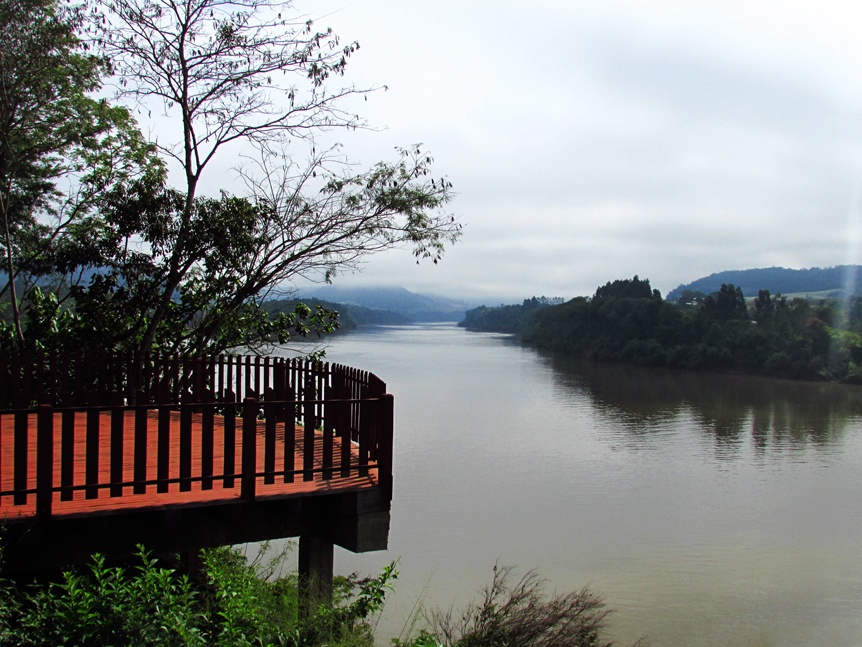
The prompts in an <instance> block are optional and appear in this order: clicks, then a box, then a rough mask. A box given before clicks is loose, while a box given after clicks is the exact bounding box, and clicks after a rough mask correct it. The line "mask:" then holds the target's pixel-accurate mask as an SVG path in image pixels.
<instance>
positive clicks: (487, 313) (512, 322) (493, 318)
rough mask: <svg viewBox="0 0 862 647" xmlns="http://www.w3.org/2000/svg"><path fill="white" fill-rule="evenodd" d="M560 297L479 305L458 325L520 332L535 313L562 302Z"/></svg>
mask: <svg viewBox="0 0 862 647" xmlns="http://www.w3.org/2000/svg"><path fill="white" fill-rule="evenodd" d="M562 302H563V300H562V299H560V298H556V297H552V298H548V297H544V296H542V297H533V298H531V299H524V302H523V303H521V304H514V305H501V306H497V307H496V308H489V307H487V306H479V307H478V308H473V309H471V310H468V311H467V312H466V314H465V316H464V320H463V321H461V322H459V323H458V325H459V326H462V327H464V328H467V329H469V330H481V331H485V332H501V333H518V332H520V331H521V330H523V329H524V328H525V327H526V326H527V325H528V324H529V323H530V321H532V317H533V314H534V313H536V312H537V311H539V310H541V309H542V308H545V307H547V306H550V305H555V304H559V303H562Z"/></svg>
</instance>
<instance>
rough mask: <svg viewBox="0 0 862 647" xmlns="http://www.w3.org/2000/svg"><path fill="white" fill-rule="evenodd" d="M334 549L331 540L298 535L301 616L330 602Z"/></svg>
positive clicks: (309, 535)
mask: <svg viewBox="0 0 862 647" xmlns="http://www.w3.org/2000/svg"><path fill="white" fill-rule="evenodd" d="M334 549H335V546H334V544H333V543H332V542H331V541H328V540H326V539H322V538H321V537H318V536H316V535H311V534H305V535H301V536H300V537H299V564H298V570H299V587H300V588H299V596H300V598H299V613H300V615H301V616H303V617H306V616H308V615H309V614H310V613H312V612H313V611H314V609H315V608H316V607H317V606H318V605H320V604H331V603H332V578H333V572H334V567H333V554H334Z"/></svg>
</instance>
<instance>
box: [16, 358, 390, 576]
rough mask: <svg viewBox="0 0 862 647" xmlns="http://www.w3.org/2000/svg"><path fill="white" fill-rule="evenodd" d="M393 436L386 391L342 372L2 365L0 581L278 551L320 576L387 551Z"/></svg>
mask: <svg viewBox="0 0 862 647" xmlns="http://www.w3.org/2000/svg"><path fill="white" fill-rule="evenodd" d="M392 433H393V398H392V396H391V395H388V394H387V393H386V385H385V384H384V383H383V382H382V381H381V380H380V379H378V378H377V377H376V376H374V375H373V374H371V373H368V372H365V371H359V370H356V369H352V368H347V367H344V366H340V365H330V364H324V363H321V362H314V361H301V360H295V359H294V360H290V359H285V358H274V357H251V356H246V357H236V356H219V357H203V358H202V357H163V356H158V355H147V356H140V355H139V356H122V355H113V354H112V355H97V354H92V353H86V354H80V355H75V356H72V355H63V356H60V355H36V354H15V355H11V354H4V353H0V540H2V541H3V544H4V561H5V565H4V569H5V570H6V571H7V572H11V573H15V572H30V571H34V570H38V569H41V568H50V567H55V566H60V565H66V564H71V563H76V562H80V561H83V560H85V559H86V558H87V557H88V556H89V555H90V554H92V553H93V552H101V553H103V554H106V555H108V556H123V555H128V554H130V553H131V552H132V551H134V549H135V547H136V545H138V544H143V545H144V546H145V547H146V548H148V549H150V550H154V551H157V552H159V551H162V552H182V551H186V550H191V549H195V548H200V547H205V546H213V545H226V544H235V543H242V542H247V541H259V540H264V539H273V538H280V537H290V536H299V537H300V538H301V539H300V552H301V555H300V560H302V559H303V555H302V551H303V541H304V539H305V545H306V546H315V547H316V548H315V550H314V551H313V552H315V553H316V554H315V555H312V556H311V558H310V559H312V560H313V561H314V560H316V561H318V562H319V561H320V559H323V561H324V562H325V561H326V560H327V559H328V560H329V562H330V565H329V568H330V569H331V559H332V558H331V548H332V544H339V545H341V546H344V547H345V548H348V549H350V550H353V551H356V552H363V551H365V550H375V549H380V548H385V547H386V540H387V535H388V528H389V506H390V500H391V494H392ZM309 542H311V543H309ZM320 546H323V551H322V553H323V557H322V558H321V554H320V553H321V549H320ZM327 546H328V551H329V556H328V558H327V556H326V550H327ZM306 552H308V551H307V550H306ZM323 568H324V570H325V569H326V565H325V564H324V567H323Z"/></svg>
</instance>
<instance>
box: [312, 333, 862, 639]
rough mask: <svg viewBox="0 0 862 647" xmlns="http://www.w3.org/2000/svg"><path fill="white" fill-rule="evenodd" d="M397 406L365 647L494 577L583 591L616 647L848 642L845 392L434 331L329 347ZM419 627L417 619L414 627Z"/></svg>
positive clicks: (352, 566)
mask: <svg viewBox="0 0 862 647" xmlns="http://www.w3.org/2000/svg"><path fill="white" fill-rule="evenodd" d="M326 353H327V359H328V360H329V361H332V362H338V363H342V364H347V365H350V366H355V367H358V368H362V369H365V370H370V371H372V372H374V373H375V374H377V375H378V376H379V377H380V378H381V379H383V380H384V381H385V382H386V383H387V385H388V389H389V391H390V392H391V393H393V394H394V395H395V455H394V465H395V489H394V498H393V502H392V523H391V530H390V535H389V549H388V550H387V551H384V552H376V553H368V554H365V555H353V554H351V553H348V552H346V551H343V550H341V549H336V558H335V567H336V572H340V573H347V572H351V571H359V572H361V573H365V574H374V573H376V572H379V570H380V568H381V567H382V566H383V565H385V564H387V563H389V562H390V561H392V560H396V559H397V560H399V564H398V570H399V571H400V577H399V580H398V581H397V582H396V584H395V593H394V594H392V595H391V596H390V598H389V600H388V602H387V605H386V609H385V611H384V613H383V615H382V616H381V618H380V621H379V624H378V627H377V637H378V644H380V645H388V644H389V639H390V638H391V637H393V636H398V635H399V634H404V633H406V632H408V631H409V629H410V627H411V623H412V621H411V618H413V617H414V616H416V613H417V609H418V608H422V607H424V608H428V609H430V608H435V607H442V608H448V607H450V606H452V605H454V606H455V607H458V606H459V605H463V604H464V603H466V602H467V601H469V600H471V599H473V598H475V597H476V593H477V591H478V590H479V589H480V588H481V587H482V586H484V585H485V584H486V583H488V582H489V581H490V579H491V572H492V568H493V566H494V564H495V563H499V564H503V565H513V566H515V567H516V572H517V573H523V572H524V571H526V570H528V569H536V570H537V571H538V572H539V573H540V574H541V575H543V576H544V577H545V578H547V580H548V590H549V591H552V590H554V589H556V590H569V589H579V588H581V587H582V586H584V585H589V586H590V588H591V589H593V590H594V591H595V592H597V593H600V594H601V595H602V596H603V597H604V599H605V600H606V602H607V604H608V606H609V607H611V608H613V609H614V613H613V614H612V615H611V616H610V617H609V631H610V635H611V637H613V638H616V639H618V640H619V641H620V642H621V644H625V643H628V642H632V641H634V640H635V639H637V638H639V637H641V636H645V637H646V638H647V639H648V640H649V643H650V644H651V645H653V646H654V647H675V646H704V647H707V646H708V647H713V646H716V647H717V646H719V645H721V646H722V647H726V646H728V645H740V646H750V647H754V646H758V647H766V646H770V647H771V646H782V647H783V646H814V645H818V646H819V645H829V646H831V647H851V646H853V647H856V646H859V645H862V387H848V386H840V385H833V384H813V383H799V382H786V381H777V380H765V379H755V378H750V377H739V376H726V375H711V374H705V373H689V372H674V371H663V370H656V369H639V368H636V367H631V366H622V365H607V364H591V363H584V362H579V361H574V360H572V359H571V358H566V357H559V356H549V355H543V354H541V353H539V352H537V351H535V350H533V349H529V348H524V347H522V346H520V345H519V344H518V343H516V342H514V341H513V340H511V339H510V338H508V337H506V336H503V335H494V334H485V333H471V332H467V331H465V330H463V329H461V328H457V327H455V326H454V325H451V324H430V325H415V326H387V327H372V328H365V329H361V330H359V331H357V332H352V333H350V334H347V335H344V336H341V337H338V338H337V339H335V340H334V341H333V342H331V344H330V345H329V347H328V349H327V351H326ZM420 625H421V620H420V623H419V625H417V626H420Z"/></svg>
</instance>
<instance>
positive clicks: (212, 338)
mask: <svg viewBox="0 0 862 647" xmlns="http://www.w3.org/2000/svg"><path fill="white" fill-rule="evenodd" d="M100 7H101V12H98V11H97V12H96V13H95V15H96V16H97V18H96V19H97V20H98V21H99V27H100V29H101V32H103V33H105V34H107V37H105V38H104V39H95V40H93V41H90V44H91V45H93V46H96V47H97V48H99V51H101V52H102V53H103V55H104V57H105V59H108V60H110V61H111V63H112V66H113V71H114V73H115V77H116V80H117V83H118V85H119V86H120V87H121V93H120V98H121V99H123V100H128V101H132V102H134V104H135V105H136V106H139V108H143V110H144V111H145V112H146V111H147V110H149V115H152V112H153V111H155V112H156V113H157V114H158V113H164V115H165V116H166V117H167V118H168V119H169V120H170V124H171V127H170V128H168V129H167V130H166V132H165V133H163V134H162V136H160V138H159V140H158V142H157V143H156V144H155V146H156V147H157V148H158V151H159V152H160V153H161V155H162V156H164V157H165V158H166V159H168V160H170V161H172V162H173V163H175V164H177V165H178V166H179V168H180V169H181V170H182V180H183V181H182V188H172V187H170V186H168V185H167V184H166V183H165V178H164V177H163V176H162V177H159V176H157V175H154V174H148V175H143V176H140V177H138V178H130V181H127V182H124V183H122V184H117V185H113V186H111V187H110V188H106V189H105V190H103V191H102V192H101V193H100V198H101V201H100V203H99V208H98V209H97V210H91V211H90V212H88V213H87V216H86V217H81V218H78V219H77V220H76V221H75V222H74V223H73V224H74V226H71V225H70V226H69V227H67V230H68V236H67V240H68V243H69V244H68V246H67V249H66V254H65V256H64V257H63V260H64V266H63V268H64V269H66V270H68V271H77V272H78V275H79V277H80V278H81V279H83V278H84V277H85V276H86V278H87V281H84V280H78V281H76V282H74V283H73V284H72V285H71V286H70V287H69V288H68V290H67V291H65V292H63V293H62V294H61V293H56V294H54V295H53V296H52V295H48V300H47V301H45V300H44V299H43V300H42V301H41V302H40V304H39V306H40V307H38V308H34V309H33V313H32V317H31V321H30V322H29V325H30V326H31V329H32V330H34V331H35V330H40V331H43V332H47V333H48V336H47V337H45V336H44V335H43V336H40V338H39V340H38V344H39V345H41V346H43V347H51V348H63V347H67V346H70V345H74V346H78V345H81V344H87V345H94V344H95V345H100V346H103V347H107V348H125V349H130V350H144V351H146V350H150V349H153V348H158V349H161V350H166V351H173V352H177V351H179V352H218V351H222V350H225V349H229V348H232V347H236V346H240V345H241V346H247V347H248V346H250V347H255V346H257V345H260V344H265V343H268V342H281V343H284V342H286V341H288V340H289V339H290V337H291V335H295V334H304V333H306V332H308V331H309V330H312V329H314V330H317V331H322V332H325V331H329V330H331V329H332V328H333V327H334V326H335V325H337V322H336V321H335V318H334V317H335V316H334V313H332V312H317V311H313V312H312V311H309V309H307V308H304V307H302V308H299V307H298V308H297V309H296V310H295V311H294V312H292V313H282V314H280V315H279V316H278V317H271V316H270V315H269V312H268V310H267V309H266V308H265V307H264V301H265V300H266V299H267V298H269V297H271V296H273V295H274V294H275V292H276V291H277V290H278V289H279V288H280V286H282V285H285V284H287V283H289V282H290V281H291V280H293V279H296V278H299V277H304V278H312V279H319V280H330V279H331V278H332V276H333V275H334V274H335V273H336V272H337V271H339V270H342V269H345V268H355V267H358V266H359V265H360V264H361V263H362V261H363V260H364V259H365V257H366V256H367V255H368V254H373V253H375V252H378V251H381V250H384V249H388V248H391V247H393V246H401V245H405V246H410V247H412V249H413V252H414V254H415V255H416V257H417V258H419V259H421V258H427V259H430V260H432V261H433V262H435V263H436V262H437V261H438V260H439V258H440V257H441V255H442V253H443V250H444V247H445V245H446V244H448V243H453V242H455V241H456V240H457V239H458V237H459V236H460V228H461V225H460V224H459V223H458V222H457V220H456V219H455V218H454V217H453V216H451V215H449V214H446V213H444V212H443V207H444V206H445V205H446V203H447V202H448V201H449V200H450V199H451V197H452V194H451V184H450V183H449V182H448V181H447V180H446V179H445V178H434V177H432V176H431V164H432V159H431V157H430V156H428V155H427V154H425V153H423V152H422V151H421V149H420V148H419V147H410V148H409V149H404V150H400V151H399V157H398V159H396V160H395V161H394V162H391V163H386V162H381V163H379V164H377V165H376V166H374V167H372V168H370V169H368V170H366V171H356V170H355V169H354V168H353V167H352V166H351V165H350V164H349V162H348V160H347V158H346V157H345V156H344V155H342V154H341V153H340V152H339V149H338V148H333V149H329V150H325V151H322V152H319V151H317V149H316V147H315V146H314V142H313V140H314V137H315V134H316V133H319V132H321V131H324V130H329V129H333V128H347V129H353V128H358V127H364V126H365V124H364V121H363V120H362V119H361V118H360V117H358V116H357V115H355V114H353V113H351V112H348V111H347V110H345V109H344V107H343V106H344V103H343V100H344V99H346V98H347V97H350V96H352V95H363V94H367V93H368V92H370V91H373V89H370V90H357V89H356V88H354V87H353V86H345V87H337V88H335V89H333V88H331V87H330V86H331V85H332V80H333V79H334V78H335V77H339V76H341V75H343V73H344V70H345V67H346V64H347V60H348V58H349V57H350V56H351V55H352V54H353V53H354V52H355V51H356V50H357V49H358V44H356V43H351V44H349V45H346V46H342V45H340V44H339V40H338V38H337V36H336V35H335V34H333V33H332V32H331V31H330V30H325V31H322V32H321V31H316V30H315V29H314V28H313V25H312V23H311V22H308V21H300V22H297V23H291V22H289V21H288V20H287V17H286V16H287V15H288V13H289V12H290V6H289V4H286V3H285V4H273V3H269V2H260V1H258V0H248V1H246V0H236V1H232V0H114V1H111V2H106V3H105V4H103V5H100ZM160 123H162V124H164V121H161V122H160ZM171 128H173V130H174V131H175V132H177V134H178V136H177V137H176V138H175V139H173V140H172V139H171V137H170V133H171V132H172V131H171ZM297 141H299V142H303V141H305V142H307V143H308V147H307V149H303V150H304V151H305V152H306V153H307V154H308V159H307V161H306V162H300V161H298V159H299V156H298V155H296V154H293V153H291V151H290V150H289V149H288V148H287V145H288V143H289V142H293V144H296V142H297ZM241 144H242V145H245V146H247V147H248V146H250V147H251V150H254V149H256V150H257V152H258V157H257V162H256V163H254V164H248V165H247V166H246V167H245V168H244V169H242V170H241V177H242V179H244V180H245V183H246V187H247V189H248V196H247V197H238V196H232V195H229V194H226V193H223V194H222V195H221V196H220V197H219V198H214V197H205V196H202V195H200V194H199V193H200V192H199V188H200V186H201V179H202V178H203V177H204V174H205V171H206V170H207V169H208V168H210V166H211V165H212V163H213V161H214V160H215V159H216V158H217V157H218V156H219V155H222V154H231V153H233V154H234V155H235V153H236V151H237V150H239V149H238V148H236V147H237V146H239V145H241ZM34 296H38V295H34ZM42 296H44V295H42ZM53 297H57V304H56V307H55V304H54V302H53V300H52V299H53ZM52 331H54V332H53V333H52Z"/></svg>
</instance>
